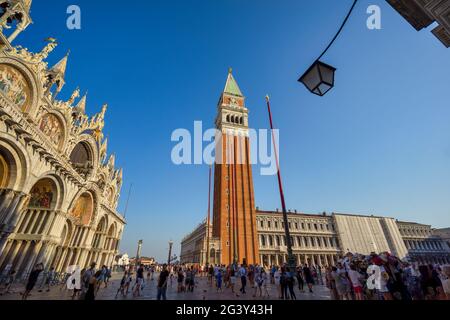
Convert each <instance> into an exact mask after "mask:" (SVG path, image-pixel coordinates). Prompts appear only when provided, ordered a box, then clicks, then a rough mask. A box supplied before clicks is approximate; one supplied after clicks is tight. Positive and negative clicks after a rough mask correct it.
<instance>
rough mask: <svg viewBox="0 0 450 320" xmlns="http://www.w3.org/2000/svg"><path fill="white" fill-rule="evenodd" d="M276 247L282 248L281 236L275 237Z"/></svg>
mask: <svg viewBox="0 0 450 320" xmlns="http://www.w3.org/2000/svg"><path fill="white" fill-rule="evenodd" d="M275 245H276V246H277V247H278V246H280V236H275Z"/></svg>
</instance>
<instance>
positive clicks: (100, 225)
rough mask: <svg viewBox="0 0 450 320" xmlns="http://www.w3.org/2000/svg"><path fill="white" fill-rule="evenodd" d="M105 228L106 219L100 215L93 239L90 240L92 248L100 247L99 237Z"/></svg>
mask: <svg viewBox="0 0 450 320" xmlns="http://www.w3.org/2000/svg"><path fill="white" fill-rule="evenodd" d="M105 230H106V219H105V217H102V218H101V219H100V221H99V222H98V224H97V228H96V229H95V234H94V239H93V240H92V247H93V248H94V249H101V239H102V236H103V234H104V233H105Z"/></svg>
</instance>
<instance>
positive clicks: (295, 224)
mask: <svg viewBox="0 0 450 320" xmlns="http://www.w3.org/2000/svg"><path fill="white" fill-rule="evenodd" d="M294 227H295V229H296V230H298V223H297V222H296V223H294Z"/></svg>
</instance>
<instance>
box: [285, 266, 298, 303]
mask: <svg viewBox="0 0 450 320" xmlns="http://www.w3.org/2000/svg"><path fill="white" fill-rule="evenodd" d="M286 284H287V288H288V289H289V298H290V299H291V300H297V297H296V296H295V292H294V284H295V278H294V273H293V272H291V269H290V268H289V267H288V268H286ZM285 297H286V299H287V298H288V297H287V294H286V296H285Z"/></svg>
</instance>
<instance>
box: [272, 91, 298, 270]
mask: <svg viewBox="0 0 450 320" xmlns="http://www.w3.org/2000/svg"><path fill="white" fill-rule="evenodd" d="M266 101H267V110H268V112H269V121H270V129H271V130H272V141H273V152H274V155H275V162H276V165H277V175H278V188H279V189H280V198H281V206H282V208H283V222H284V232H285V235H286V246H287V252H288V265H289V268H290V270H289V271H290V272H295V269H296V262H295V257H294V254H293V252H292V242H291V234H290V232H289V221H288V216H287V210H286V202H285V201H284V192H283V183H282V181H281V172H280V163H279V161H278V150H277V145H276V142H275V133H274V131H273V122H272V111H271V110H270V98H269V96H268V95H267V96H266Z"/></svg>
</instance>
